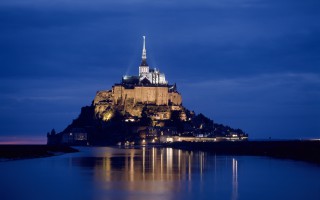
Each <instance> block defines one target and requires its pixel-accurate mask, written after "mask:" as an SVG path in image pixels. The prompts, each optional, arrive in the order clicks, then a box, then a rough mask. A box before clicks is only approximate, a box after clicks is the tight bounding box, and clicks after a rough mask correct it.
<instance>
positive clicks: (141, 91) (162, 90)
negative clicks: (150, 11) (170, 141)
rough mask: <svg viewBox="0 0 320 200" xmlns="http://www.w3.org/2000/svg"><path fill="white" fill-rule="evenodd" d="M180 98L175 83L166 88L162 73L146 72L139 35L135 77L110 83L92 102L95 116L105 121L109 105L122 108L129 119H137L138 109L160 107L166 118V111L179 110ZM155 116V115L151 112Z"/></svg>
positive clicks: (139, 114)
mask: <svg viewBox="0 0 320 200" xmlns="http://www.w3.org/2000/svg"><path fill="white" fill-rule="evenodd" d="M181 104H182V98H181V95H180V94H179V92H178V91H177V87H176V84H173V85H169V84H168V81H167V80H166V78H165V74H164V73H161V72H160V71H159V70H158V69H156V68H154V69H150V67H149V65H148V64H147V53H146V42H145V36H143V48H142V61H141V64H140V66H139V75H138V76H127V75H126V76H123V77H122V81H121V83H118V84H114V85H113V86H112V90H105V91H98V92H97V95H96V97H95V99H94V105H95V107H96V109H95V110H96V114H97V116H98V117H100V118H104V119H108V118H109V117H106V116H105V114H106V113H109V114H107V116H109V115H110V112H106V111H108V108H109V107H110V106H111V105H112V106H115V105H122V106H123V109H121V110H122V111H124V112H127V113H129V114H130V115H132V116H137V117H140V116H141V112H142V106H139V105H155V106H158V107H159V106H162V109H161V110H162V112H161V113H162V114H160V116H163V117H160V118H161V119H168V118H169V117H170V110H181V109H182V106H181ZM155 115H159V113H155Z"/></svg>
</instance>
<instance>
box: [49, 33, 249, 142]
mask: <svg viewBox="0 0 320 200" xmlns="http://www.w3.org/2000/svg"><path fill="white" fill-rule="evenodd" d="M47 139H48V140H47V144H49V145H57V144H65V145H113V144H124V145H133V144H148V143H153V144H158V143H168V142H181V141H202V142H213V141H241V140H247V139H248V134H246V133H245V132H244V131H242V130H241V129H239V128H231V127H229V126H226V125H223V124H217V123H214V121H213V120H211V119H209V118H208V117H206V116H204V115H203V114H201V113H200V114H196V112H195V111H191V110H188V109H187V108H185V107H184V106H183V104H182V96H181V94H180V93H179V92H178V89H177V85H176V84H169V82H168V81H167V80H166V77H165V74H164V73H162V72H160V70H159V69H157V68H153V69H151V68H150V67H149V65H148V63H147V51H146V42H145V36H143V48H142V61H141V64H140V66H139V75H137V76H136V75H134V76H128V75H125V76H123V77H122V80H121V82H120V83H116V84H114V85H113V86H112V88H111V89H110V90H103V91H98V92H97V93H96V96H95V97H94V100H93V101H92V104H91V105H90V106H85V107H83V108H82V109H81V112H80V115H79V116H78V118H77V119H75V120H73V122H72V123H71V124H70V125H69V126H67V127H66V128H65V129H64V130H63V131H62V132H60V133H56V132H55V130H54V129H53V130H52V131H51V132H48V133H47Z"/></svg>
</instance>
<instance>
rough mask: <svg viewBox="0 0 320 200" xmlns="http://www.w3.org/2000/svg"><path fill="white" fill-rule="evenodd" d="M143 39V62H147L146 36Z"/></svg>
mask: <svg viewBox="0 0 320 200" xmlns="http://www.w3.org/2000/svg"><path fill="white" fill-rule="evenodd" d="M142 37H143V48H142V60H147V50H146V36H142Z"/></svg>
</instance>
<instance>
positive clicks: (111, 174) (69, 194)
mask: <svg viewBox="0 0 320 200" xmlns="http://www.w3.org/2000/svg"><path fill="white" fill-rule="evenodd" d="M80 150H81V152H80V153H75V154H65V155H61V156H55V157H50V158H41V159H30V160H18V161H7V162H0V199H1V200H7V199H8V200H9V199H10V200H15V199H75V200H79V199H97V200H100V199H101V200H102V199H103V200H106V199H130V200H135V199H137V200H140V199H148V200H149V199H152V200H156V199H211V200H212V199H230V200H235V199H243V200H258V199H259V200H261V199H268V200H270V199H288V200H292V199H299V200H300V199H308V200H312V199H314V200H319V199H320V166H319V165H315V164H309V163H304V162H298V161H291V160H279V159H272V158H268V157H250V156H215V155H213V154H209V153H204V152H188V151H182V150H174V149H171V148H140V149H118V148H107V147H99V148H81V149H80Z"/></svg>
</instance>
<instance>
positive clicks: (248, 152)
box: [164, 140, 320, 164]
mask: <svg viewBox="0 0 320 200" xmlns="http://www.w3.org/2000/svg"><path fill="white" fill-rule="evenodd" d="M164 146H166V147H171V148H175V149H182V150H193V151H205V152H210V153H216V154H220V155H237V156H238V155H245V156H269V157H273V158H280V159H292V160H300V161H306V162H311V163H316V164H320V141H312V140H287V141H280V140H278V141H236V142H173V143H170V144H166V145H164Z"/></svg>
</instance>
